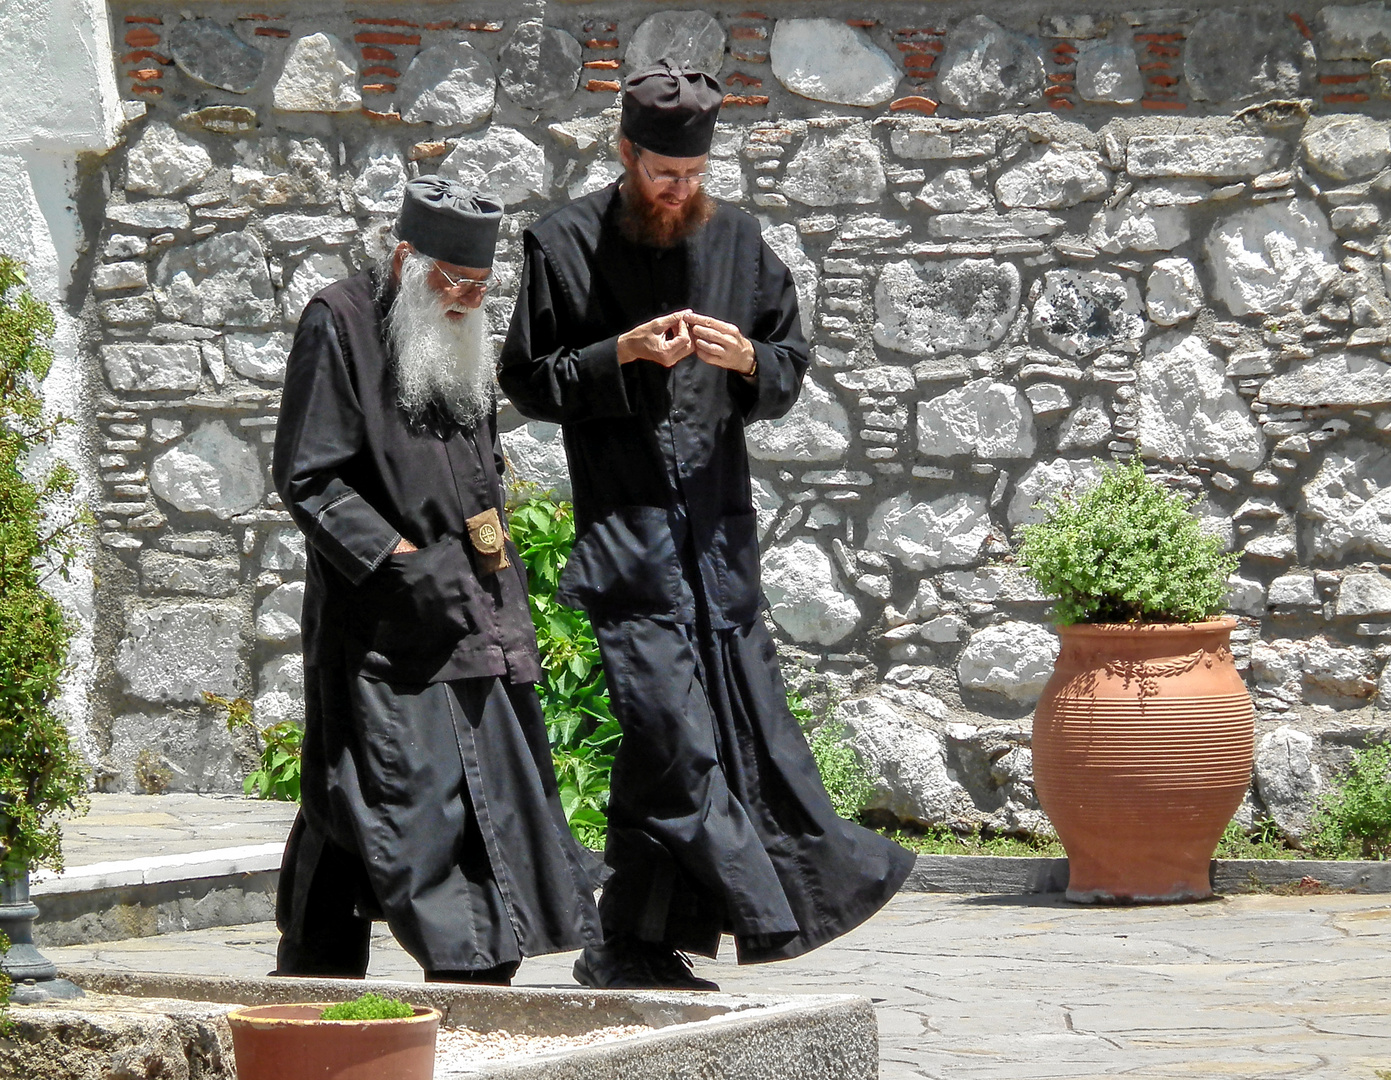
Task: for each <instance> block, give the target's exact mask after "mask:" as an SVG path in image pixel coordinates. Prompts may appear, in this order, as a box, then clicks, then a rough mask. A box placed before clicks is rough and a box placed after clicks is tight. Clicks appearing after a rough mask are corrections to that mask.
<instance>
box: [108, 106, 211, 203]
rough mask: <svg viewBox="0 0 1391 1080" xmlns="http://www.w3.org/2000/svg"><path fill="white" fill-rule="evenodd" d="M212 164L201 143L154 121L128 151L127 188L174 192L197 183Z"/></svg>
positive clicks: (150, 191) (167, 193)
mask: <svg viewBox="0 0 1391 1080" xmlns="http://www.w3.org/2000/svg"><path fill="white" fill-rule="evenodd" d="M212 167H213V161H212V156H211V155H210V154H209V153H208V152H207V150H205V149H204V148H203V144H202V143H200V142H198V141H197V140H195V139H191V138H189V137H188V136H187V135H184V134H183V133H182V132H178V131H175V130H174V129H173V128H172V127H170V126H169V125H168V124H165V123H161V122H159V121H157V120H156V121H152V122H151V123H150V125H149V126H148V127H146V128H145V130H144V131H143V132H142V133H141V135H140V138H139V139H137V140H136V141H135V143H134V144H133V145H132V146H131V148H130V150H129V151H128V152H127V153H126V190H127V191H141V192H144V193H145V194H147V195H174V194H177V193H178V192H180V191H183V190H185V189H186V188H190V187H192V186H193V185H194V184H196V183H198V181H200V180H202V179H203V177H205V176H207V175H208V173H209V171H211V169H212Z"/></svg>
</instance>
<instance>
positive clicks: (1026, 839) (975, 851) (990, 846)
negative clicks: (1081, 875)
mask: <svg viewBox="0 0 1391 1080" xmlns="http://www.w3.org/2000/svg"><path fill="white" fill-rule="evenodd" d="M884 832H885V835H886V836H888V837H889V839H891V840H894V841H896V842H897V843H899V844H901V845H903V846H904V847H906V848H907V849H908V850H909V851H912V852H916V853H917V854H919V855H1010V856H1014V857H1016V858H1028V859H1061V858H1064V857H1065V855H1066V853H1065V852H1064V851H1063V846H1062V844H1060V843H1058V841H1057V839H1056V838H1053V837H1044V836H1011V835H1006V834H1003V833H989V832H985V831H983V830H981V829H978V828H977V829H961V830H958V829H953V828H951V827H950V826H947V825H933V826H930V827H928V828H925V829H917V828H897V829H887V830H884Z"/></svg>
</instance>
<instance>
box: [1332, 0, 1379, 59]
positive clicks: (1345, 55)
mask: <svg viewBox="0 0 1391 1080" xmlns="http://www.w3.org/2000/svg"><path fill="white" fill-rule="evenodd" d="M1318 26H1319V31H1320V32H1319V38H1318V44H1319V57H1320V59H1323V60H1376V59H1378V58H1379V57H1384V56H1387V55H1391V11H1387V10H1386V8H1385V6H1384V5H1382V4H1380V3H1370V4H1356V5H1347V6H1338V5H1329V6H1326V7H1321V8H1320V9H1319V12H1318Z"/></svg>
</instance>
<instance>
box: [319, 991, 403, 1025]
mask: <svg viewBox="0 0 1391 1080" xmlns="http://www.w3.org/2000/svg"><path fill="white" fill-rule="evenodd" d="M414 1015H415V1009H414V1008H412V1007H411V1006H410V1005H408V1004H406V1003H405V1002H404V1001H401V1000H399V999H398V998H391V997H382V996H380V995H379V994H374V993H372V992H371V991H370V990H369V991H368V992H367V993H365V994H363V995H362V996H361V997H359V998H355V999H353V1000H352V1001H340V1002H339V1003H338V1004H337V1005H330V1006H329V1007H328V1008H327V1009H325V1010H324V1011H323V1012H321V1013H320V1014H319V1019H320V1020H404V1019H405V1018H406V1017H408V1016H414Z"/></svg>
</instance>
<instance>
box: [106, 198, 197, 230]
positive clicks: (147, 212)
mask: <svg viewBox="0 0 1391 1080" xmlns="http://www.w3.org/2000/svg"><path fill="white" fill-rule="evenodd" d="M106 220H107V221H113V222H115V223H116V224H117V225H124V226H126V227H127V228H131V229H147V230H149V231H150V232H156V231H162V230H167V229H187V228H188V225H189V216H188V207H186V206H185V205H184V204H183V203H180V202H172V201H170V200H169V199H147V200H145V201H143V202H137V203H107V204H106Z"/></svg>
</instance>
